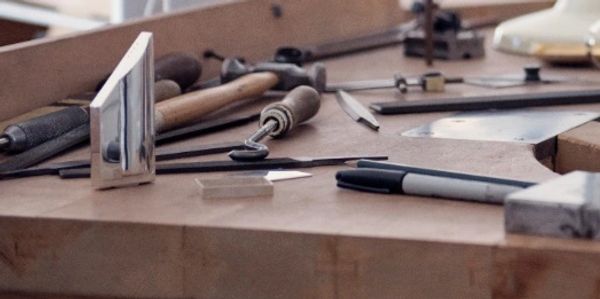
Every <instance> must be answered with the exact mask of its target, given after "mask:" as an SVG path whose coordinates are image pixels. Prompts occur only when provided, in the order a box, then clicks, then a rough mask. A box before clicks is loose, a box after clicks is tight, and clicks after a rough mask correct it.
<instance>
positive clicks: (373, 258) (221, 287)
mask: <svg viewBox="0 0 600 299" xmlns="http://www.w3.org/2000/svg"><path fill="white" fill-rule="evenodd" d="M488 41H489V38H488ZM115 51H116V50H115ZM116 52H119V51H116ZM0 55H2V53H0ZM116 56H118V55H116ZM529 62H534V61H533V60H531V59H529V58H524V57H515V56H508V55H505V54H501V53H497V52H494V51H492V50H489V51H488V52H487V56H486V58H485V59H482V60H473V61H468V62H439V61H436V65H435V67H436V68H437V69H438V70H441V71H443V72H444V73H446V74H449V75H452V74H456V75H459V74H465V75H466V74H474V75H479V74H489V75H492V74H504V73H508V72H519V70H520V68H521V67H522V65H524V64H525V63H529ZM0 63H1V62H0ZM325 64H326V66H327V70H328V75H329V78H330V81H331V82H336V81H344V80H354V79H357V80H358V79H369V78H387V77H391V76H392V74H393V73H395V72H398V71H402V72H404V73H407V74H419V73H422V72H424V71H426V70H427V69H426V68H425V66H424V63H423V62H422V61H421V60H418V59H407V58H405V57H404V56H403V55H402V51H401V48H399V47H387V48H382V49H377V50H372V51H369V52H366V53H359V54H353V55H348V56H344V57H339V58H334V59H330V60H326V61H325ZM547 72H548V73H549V74H561V75H576V76H579V77H585V78H597V79H599V80H600V74H598V73H597V71H595V70H592V69H587V68H551V69H550V70H548V71H547ZM577 88H582V87H581V86H567V85H553V86H544V87H528V88H512V89H506V90H502V91H492V90H486V89H482V88H476V87H466V86H458V85H457V86H449V87H448V88H447V92H446V93H445V95H446V96H448V95H454V96H461V95H467V94H495V93H499V92H504V93H516V92H521V91H526V92H532V91H539V90H565V89H577ZM354 95H355V96H356V98H357V99H359V100H360V101H361V102H362V103H364V104H365V105H367V104H368V103H371V102H376V101H393V100H399V99H401V98H402V96H400V95H399V94H398V93H396V92H394V91H392V90H388V91H370V92H359V93H354ZM435 96H439V95H423V94H420V93H419V92H415V93H411V94H410V95H408V96H407V98H408V99H415V100H416V99H419V98H426V97H435ZM271 100H273V99H258V100H255V101H252V102H249V103H246V104H244V105H240V106H238V107H237V108H236V109H234V110H235V112H233V110H228V111H221V112H220V114H217V115H215V117H216V116H219V115H225V114H228V115H231V114H232V113H233V114H244V113H247V112H250V111H256V110H257V109H259V108H260V107H262V106H264V104H265V103H267V102H268V101H271ZM537 109H539V110H587V111H598V112H600V105H574V106H562V107H545V108H537ZM17 110H18V109H17ZM450 114H451V113H428V114H414V115H401V116H400V115H399V116H377V119H378V121H379V122H380V124H381V129H380V131H379V132H374V131H372V130H369V129H367V128H366V127H364V126H362V125H359V124H356V123H354V122H353V121H352V120H351V119H350V118H349V117H348V116H347V115H346V114H345V113H344V112H343V111H342V110H341V109H340V107H338V104H337V103H336V101H335V99H334V97H333V95H329V94H328V95H324V96H323V98H322V107H321V111H320V112H319V113H318V115H317V116H316V117H315V118H314V119H313V120H311V121H310V122H308V123H307V124H306V125H303V126H301V127H299V128H298V130H297V131H295V132H294V133H293V134H292V135H291V136H289V137H288V138H286V139H281V140H268V141H266V143H267V145H268V146H269V147H270V148H271V149H272V156H273V157H283V156H339V155H362V154H369V155H371V154H384V155H389V157H390V160H391V161H393V162H400V163H407V164H412V165H418V166H425V167H435V168H443V169H450V170H458V171H467V172H471V173H478V174H488V175H494V176H502V177H507V178H514V179H526V180H531V181H544V180H547V179H549V178H552V177H556V176H557V174H555V173H553V172H552V171H551V170H550V169H548V168H546V167H545V166H543V165H542V164H540V163H539V162H538V161H537V160H536V159H535V158H534V156H533V152H532V147H531V146H527V145H522V144H512V143H500V142H478V141H463V140H450V139H428V138H407V137H402V136H400V134H401V133H402V132H403V131H405V130H408V129H411V128H414V127H416V126H420V125H422V124H425V123H428V122H430V121H433V120H436V119H439V118H441V117H444V116H447V115H450ZM7 115H8V114H7ZM255 127H256V126H255V125H246V126H243V127H240V128H235V129H231V130H228V131H226V132H221V133H216V134H211V135H207V136H203V137H198V138H195V139H192V140H188V141H185V142H183V143H178V144H173V145H169V146H172V147H177V146H181V145H192V144H206V143H215V142H222V141H232V140H240V139H243V138H245V137H247V136H248V135H249V134H250V133H251V132H252V131H253V130H254V129H255ZM86 156H87V149H86V148H80V149H78V150H75V151H73V152H71V153H69V154H68V155H66V156H63V157H60V158H58V159H55V160H54V161H62V160H70V159H75V158H84V157H86ZM225 158H226V157H225V155H213V156H207V157H202V158H195V159H192V160H211V159H225ZM344 168H345V167H322V168H314V169H309V170H307V171H309V172H311V173H312V174H313V177H311V178H307V179H298V180H292V181H284V182H277V183H276V184H275V194H274V196H273V197H272V198H254V199H232V200H203V199H202V198H200V196H199V195H198V189H197V186H196V185H195V183H194V179H195V178H198V177H220V176H223V175H225V174H223V173H214V174H186V175H165V176H158V177H157V179H156V182H155V183H153V184H148V185H143V186H138V187H131V188H123V189H115V190H108V191H102V192H100V191H94V190H92V188H91V187H90V182H89V180H85V179H82V180H61V179H59V178H56V177H38V178H27V179H19V180H11V181H0V190H1V193H0V194H1V195H0V289H1V290H2V292H4V294H5V295H6V296H14V297H17V298H21V296H26V297H28V296H33V297H36V296H39V297H46V296H48V295H54V294H63V295H72V296H76V297H77V296H82V297H85V296H92V297H173V298H181V297H199V298H267V297H275V298H314V297H324V298H490V297H494V298H524V297H534V298H588V297H597V296H598V293H599V292H600V291H599V286H598V281H600V270H599V269H598V267H597V265H598V262H600V243H598V242H592V241H582V240H562V239H553V238H541V237H531V236H517V235H506V234H505V233H504V228H503V210H502V207H500V206H492V205H485V204H475V203H467V202H461V201H452V200H441V199H433V198H421V197H412V196H397V195H394V196H388V195H375V194H370V193H361V192H355V191H350V190H344V189H339V188H337V187H336V186H335V178H334V174H335V172H336V171H337V170H340V169H344ZM0 294H1V293H0Z"/></svg>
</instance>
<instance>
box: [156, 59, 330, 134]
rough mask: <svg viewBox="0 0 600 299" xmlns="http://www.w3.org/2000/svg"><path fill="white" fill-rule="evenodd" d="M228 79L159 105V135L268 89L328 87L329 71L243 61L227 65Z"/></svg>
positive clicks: (291, 65)
mask: <svg viewBox="0 0 600 299" xmlns="http://www.w3.org/2000/svg"><path fill="white" fill-rule="evenodd" d="M223 69H226V70H229V71H227V72H226V74H228V76H227V77H226V80H225V81H224V84H222V85H219V86H216V87H212V88H207V89H203V90H199V91H194V92H189V93H186V94H183V95H180V96H177V97H174V98H171V99H168V100H166V101H163V102H160V103H157V104H156V107H155V128H156V132H159V133H160V132H164V131H168V130H170V129H173V128H176V127H179V126H182V125H185V124H187V123H190V122H192V121H194V120H196V119H198V118H200V117H202V116H205V115H207V114H209V113H211V112H214V111H216V110H218V109H220V108H222V107H225V106H227V105H229V104H231V103H234V102H237V101H240V100H243V99H247V98H251V97H257V96H260V95H262V94H263V93H264V92H266V91H267V90H271V89H274V90H291V89H293V88H295V87H297V86H300V85H310V86H313V87H316V88H317V89H318V90H319V87H320V88H321V89H320V90H322V89H323V88H324V86H325V68H324V66H323V65H322V64H316V65H314V66H313V68H312V69H311V71H308V72H307V71H305V70H304V69H302V68H300V67H298V66H296V65H294V64H281V63H265V64H261V65H260V67H259V66H256V67H247V66H245V65H243V64H241V63H239V61H237V62H236V60H230V62H227V63H224V64H223Z"/></svg>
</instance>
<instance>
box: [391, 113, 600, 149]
mask: <svg viewBox="0 0 600 299" xmlns="http://www.w3.org/2000/svg"><path fill="white" fill-rule="evenodd" d="M598 117H600V114H598V113H594V112H581V111H532V110H498V111H477V112H463V113H458V114H456V115H453V116H450V117H447V118H443V119H439V120H436V121H434V122H432V123H430V124H427V125H424V126H421V127H418V128H415V129H412V130H409V131H406V132H404V133H402V136H407V137H427V138H448V139H466V140H483V141H503V142H519V143H528V144H538V143H540V142H542V141H545V140H548V139H550V138H552V137H554V136H556V135H558V134H560V133H562V132H565V131H568V130H570V129H572V128H575V127H577V126H580V125H582V124H584V123H586V122H588V121H591V120H594V119H596V118H598Z"/></svg>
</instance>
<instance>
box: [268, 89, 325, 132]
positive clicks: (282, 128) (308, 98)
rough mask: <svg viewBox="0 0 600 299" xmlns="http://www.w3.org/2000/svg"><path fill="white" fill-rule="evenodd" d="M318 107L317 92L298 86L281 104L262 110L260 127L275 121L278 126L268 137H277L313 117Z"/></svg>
mask: <svg viewBox="0 0 600 299" xmlns="http://www.w3.org/2000/svg"><path fill="white" fill-rule="evenodd" d="M320 107H321V95H320V94H319V92H317V91H316V90H315V89H314V88H312V87H310V86H306V85H302V86H298V87H296V88H294V89H292V91H290V92H289V93H288V94H287V95H286V96H285V98H283V100H282V101H281V102H276V103H272V104H269V105H268V106H266V107H265V108H264V109H263V110H262V112H261V113H260V125H261V126H263V125H265V124H266V123H267V121H269V120H275V121H277V123H278V126H277V128H276V129H275V130H274V131H273V132H271V134H270V135H271V136H272V137H279V136H281V135H284V134H286V133H287V132H289V131H291V130H293V129H294V128H295V127H296V126H298V125H299V124H300V123H303V122H304V121H306V120H308V119H310V118H312V117H313V116H315V114H317V112H318V111H319V108H320Z"/></svg>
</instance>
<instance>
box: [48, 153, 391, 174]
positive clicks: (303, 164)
mask: <svg viewBox="0 0 600 299" xmlns="http://www.w3.org/2000/svg"><path fill="white" fill-rule="evenodd" d="M387 158H388V157H387V156H345V157H321V158H310V157H297V158H273V159H264V160H260V161H253V162H246V161H231V160H229V161H207V162H191V163H157V164H156V174H176V173H197V172H217V171H240V170H267V169H296V168H311V167H319V166H332V165H340V164H344V163H346V162H349V161H356V160H360V159H368V160H387ZM89 173H90V170H89V168H71V169H63V170H60V171H59V175H60V177H61V178H66V179H70V178H85V177H89V175H90V174H89Z"/></svg>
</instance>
